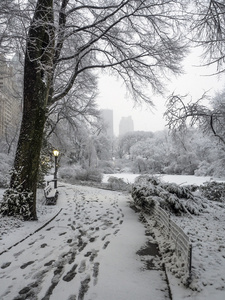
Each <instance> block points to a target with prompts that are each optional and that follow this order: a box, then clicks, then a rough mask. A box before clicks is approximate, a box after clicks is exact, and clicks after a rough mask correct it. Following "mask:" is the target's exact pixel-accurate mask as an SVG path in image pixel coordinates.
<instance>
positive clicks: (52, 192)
mask: <svg viewBox="0 0 225 300" xmlns="http://www.w3.org/2000/svg"><path fill="white" fill-rule="evenodd" d="M44 194H45V199H46V202H45V203H46V204H53V205H54V204H56V201H57V198H58V194H59V192H58V191H57V189H54V188H53V187H52V186H51V185H47V186H46V187H45V188H44Z"/></svg>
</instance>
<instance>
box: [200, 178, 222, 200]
mask: <svg viewBox="0 0 225 300" xmlns="http://www.w3.org/2000/svg"><path fill="white" fill-rule="evenodd" d="M200 191H201V193H202V195H203V196H204V197H206V198H207V199H209V200H212V201H218V202H225V183H224V182H215V181H211V182H205V183H204V184H203V185H201V186H200Z"/></svg>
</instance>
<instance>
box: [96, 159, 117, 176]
mask: <svg viewBox="0 0 225 300" xmlns="http://www.w3.org/2000/svg"><path fill="white" fill-rule="evenodd" d="M98 167H99V169H100V170H101V171H102V173H104V174H112V173H114V165H113V162H112V161H107V160H99V162H98Z"/></svg>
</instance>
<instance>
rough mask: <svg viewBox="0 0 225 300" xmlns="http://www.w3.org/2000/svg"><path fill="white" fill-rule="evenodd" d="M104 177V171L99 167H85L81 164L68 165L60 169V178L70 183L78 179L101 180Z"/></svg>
mask: <svg viewBox="0 0 225 300" xmlns="http://www.w3.org/2000/svg"><path fill="white" fill-rule="evenodd" d="M102 177H103V175H102V173H101V172H100V170H99V169H97V168H87V169H84V168H82V167H81V166H80V165H77V166H76V165H72V166H69V165H68V166H65V167H60V169H59V178H61V179H62V180H65V181H67V182H70V183H74V182H75V181H76V180H82V181H95V182H101V181H102Z"/></svg>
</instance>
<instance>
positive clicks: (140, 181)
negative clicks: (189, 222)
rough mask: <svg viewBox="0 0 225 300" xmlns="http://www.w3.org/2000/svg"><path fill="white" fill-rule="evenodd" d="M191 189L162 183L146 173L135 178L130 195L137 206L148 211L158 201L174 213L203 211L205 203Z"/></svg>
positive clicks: (197, 212)
mask: <svg viewBox="0 0 225 300" xmlns="http://www.w3.org/2000/svg"><path fill="white" fill-rule="evenodd" d="M192 191H193V189H192V187H189V186H179V185H177V184H175V183H163V182H162V181H161V180H160V179H159V178H157V177H150V176H147V175H146V176H139V177H138V178H137V179H136V180H135V183H134V184H133V187H132V197H133V199H134V202H135V203H136V204H137V205H138V206H140V207H142V208H143V209H147V210H148V211H151V209H152V207H154V205H155V204H156V203H158V204H159V205H160V206H161V207H162V208H163V209H165V210H167V211H170V212H171V213H174V214H176V215H180V214H182V213H187V212H188V213H191V214H196V215H197V214H199V213H200V212H201V211H203V209H204V207H205V205H204V203H203V200H202V199H200V198H199V197H198V196H196V195H194V193H193V192H192Z"/></svg>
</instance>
